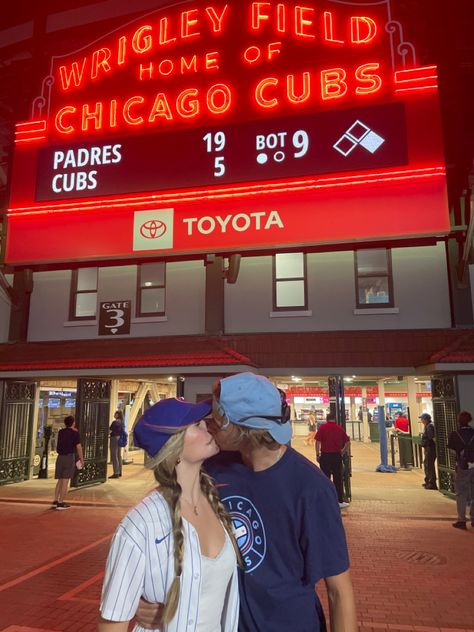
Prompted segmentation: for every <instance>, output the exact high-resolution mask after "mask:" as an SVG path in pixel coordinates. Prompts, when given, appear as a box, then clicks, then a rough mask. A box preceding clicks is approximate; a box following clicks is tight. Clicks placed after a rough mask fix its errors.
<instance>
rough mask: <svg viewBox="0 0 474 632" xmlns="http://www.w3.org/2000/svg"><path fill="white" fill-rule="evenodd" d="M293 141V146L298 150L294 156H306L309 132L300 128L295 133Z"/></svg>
mask: <svg viewBox="0 0 474 632" xmlns="http://www.w3.org/2000/svg"><path fill="white" fill-rule="evenodd" d="M292 142H293V147H294V148H295V149H297V150H298V151H296V152H295V153H294V157H295V158H301V157H302V156H304V155H305V154H306V152H307V151H308V147H309V138H308V133H307V132H305V131H304V130H302V129H299V130H298V131H296V132H295V133H294V134H293V139H292Z"/></svg>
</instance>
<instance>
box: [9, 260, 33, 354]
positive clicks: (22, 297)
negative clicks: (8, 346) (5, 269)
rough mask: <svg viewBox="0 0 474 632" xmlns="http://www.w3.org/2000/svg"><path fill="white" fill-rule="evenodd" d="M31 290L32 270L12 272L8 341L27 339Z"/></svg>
mask: <svg viewBox="0 0 474 632" xmlns="http://www.w3.org/2000/svg"><path fill="white" fill-rule="evenodd" d="M32 291H33V272H32V271H31V270H19V271H16V272H15V273H14V274H13V296H14V299H15V301H14V303H12V307H11V311H10V327H9V331H8V342H26V341H27V340H28V322H29V318H30V298H31V292H32Z"/></svg>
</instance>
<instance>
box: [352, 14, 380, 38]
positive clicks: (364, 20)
mask: <svg viewBox="0 0 474 632" xmlns="http://www.w3.org/2000/svg"><path fill="white" fill-rule="evenodd" d="M362 26H363V27H364V28H363V29H361V27H362ZM362 30H365V34H363V33H362ZM361 33H362V34H361ZM376 35H377V24H376V22H375V21H374V20H372V18H368V17H365V16H353V17H351V42H352V43H353V44H368V43H369V42H371V41H372V40H373V39H374V37H375V36H376Z"/></svg>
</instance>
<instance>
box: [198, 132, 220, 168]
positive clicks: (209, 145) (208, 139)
mask: <svg viewBox="0 0 474 632" xmlns="http://www.w3.org/2000/svg"><path fill="white" fill-rule="evenodd" d="M202 139H203V141H204V142H205V143H206V151H207V153H208V154H211V153H216V154H217V153H219V152H221V151H223V150H224V147H225V134H224V132H208V133H207V134H205V135H204V136H203V137H202ZM224 174H225V164H224V156H215V157H214V176H215V177H216V178H220V177H222V176H223V175H224Z"/></svg>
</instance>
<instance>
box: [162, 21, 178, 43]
mask: <svg viewBox="0 0 474 632" xmlns="http://www.w3.org/2000/svg"><path fill="white" fill-rule="evenodd" d="M158 41H159V43H160V46H164V45H165V44H171V43H172V42H175V41H176V37H170V36H169V19H168V18H161V20H160V35H159V39H158Z"/></svg>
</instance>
